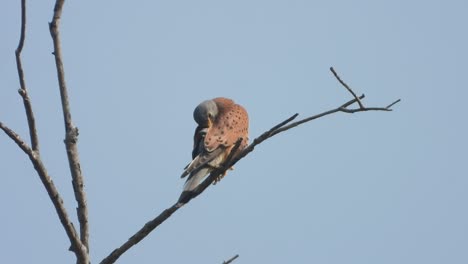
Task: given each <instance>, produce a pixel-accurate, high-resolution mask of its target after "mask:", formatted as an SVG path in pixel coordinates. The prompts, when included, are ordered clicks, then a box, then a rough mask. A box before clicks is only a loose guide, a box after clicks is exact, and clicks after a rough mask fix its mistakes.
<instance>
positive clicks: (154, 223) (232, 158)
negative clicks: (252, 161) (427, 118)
mask: <svg viewBox="0 0 468 264" xmlns="http://www.w3.org/2000/svg"><path fill="white" fill-rule="evenodd" d="M334 75H335V77H337V76H338V75H337V74H336V72H335V73H334ZM339 80H340V79H339ZM340 83H342V84H344V82H342V81H340ZM345 88H346V89H347V90H348V91H350V93H351V94H352V95H353V97H354V98H353V99H352V100H350V101H348V102H346V103H344V104H342V105H341V106H339V107H337V108H335V109H332V110H329V111H325V112H323V113H320V114H317V115H314V116H310V117H307V118H304V119H302V120H299V121H297V122H294V123H291V124H289V123H290V122H291V121H293V120H294V119H295V118H296V117H297V116H298V114H294V115H293V116H291V117H289V118H288V119H286V120H284V121H282V122H280V123H279V124H278V125H276V126H274V127H272V128H271V129H269V130H268V131H266V132H264V133H263V134H261V135H260V136H259V137H257V138H255V139H254V140H253V142H252V143H251V144H250V145H249V146H247V147H246V148H245V149H243V150H242V151H241V152H240V153H238V154H237V155H234V154H233V153H236V152H237V149H238V148H239V146H240V143H241V139H239V140H238V141H237V142H236V145H235V146H234V148H233V149H232V151H231V153H230V154H229V156H228V157H227V158H226V161H225V162H224V164H223V165H222V166H220V167H219V168H218V169H215V170H213V171H212V172H211V173H210V175H209V176H208V177H206V179H205V180H204V181H203V182H202V183H200V185H199V186H197V188H195V190H194V191H193V194H192V195H191V196H188V197H187V198H186V199H184V201H183V202H180V201H179V202H177V203H175V204H174V205H172V206H171V207H169V208H168V209H166V210H164V211H163V212H162V213H161V214H160V215H158V216H157V217H156V218H154V219H153V220H151V221H149V222H147V223H146V224H145V225H144V226H143V227H142V228H141V229H140V230H138V231H137V232H136V233H135V234H134V235H133V236H131V237H130V238H129V239H128V240H127V241H126V242H125V243H124V244H123V245H122V246H120V247H118V248H116V249H115V250H114V251H112V252H111V253H110V254H109V255H108V256H107V257H106V258H104V259H103V260H102V261H101V262H100V263H101V264H110V263H114V262H115V261H116V260H117V259H118V258H119V257H120V256H121V255H122V254H123V253H125V252H126V251H127V250H128V249H130V248H131V247H133V246H134V245H136V244H137V243H138V242H140V241H141V240H142V239H143V238H145V237H146V236H147V235H149V234H150V233H151V232H152V231H153V230H154V229H155V228H156V227H158V226H159V225H160V224H162V223H163V222H164V221H166V220H167V219H168V218H169V217H170V216H171V215H172V214H173V213H174V212H175V211H177V210H178V209H179V208H182V206H183V205H185V204H187V203H189V202H190V201H191V199H193V198H195V197H196V196H198V195H199V194H201V193H202V192H203V191H204V190H205V189H206V188H207V187H208V186H209V185H211V184H212V183H213V182H214V181H215V180H216V179H217V178H218V177H219V176H220V175H222V174H224V173H225V172H226V170H228V169H229V168H230V167H232V166H233V165H234V164H236V163H237V162H238V161H239V160H241V159H243V158H244V157H245V156H247V155H248V154H249V153H250V152H252V151H253V150H254V149H255V147H256V146H257V145H259V144H260V143H262V142H263V141H265V140H267V139H269V138H271V137H273V136H275V135H277V134H279V133H282V132H284V131H286V130H289V129H291V128H294V127H296V126H299V125H301V124H304V123H306V122H310V121H312V120H314V119H317V118H320V117H324V116H326V115H330V114H333V113H336V112H345V113H355V112H364V111H391V109H390V107H391V106H393V105H394V104H396V103H398V102H399V101H400V100H397V101H395V102H394V103H392V104H390V105H389V106H387V107H371V108H366V107H364V105H363V104H362V103H361V104H360V107H359V108H357V109H349V108H348V107H349V106H351V105H352V104H354V103H356V102H360V100H361V99H364V95H361V96H360V97H357V96H356V95H355V93H354V92H353V91H352V90H351V88H349V86H347V85H346V86H345ZM361 106H362V107H361ZM287 124H289V125H287ZM228 263H229V262H228Z"/></svg>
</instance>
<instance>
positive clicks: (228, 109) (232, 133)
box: [179, 97, 249, 203]
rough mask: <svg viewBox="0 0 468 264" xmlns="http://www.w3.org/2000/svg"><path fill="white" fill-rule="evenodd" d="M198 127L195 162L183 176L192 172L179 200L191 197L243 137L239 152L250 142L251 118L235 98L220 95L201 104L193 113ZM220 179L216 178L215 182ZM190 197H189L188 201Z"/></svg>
mask: <svg viewBox="0 0 468 264" xmlns="http://www.w3.org/2000/svg"><path fill="white" fill-rule="evenodd" d="M193 118H194V119H195V122H197V124H198V126H197V128H196V129H195V134H194V136H193V151H192V162H190V163H189V164H188V165H187V166H186V167H185V170H184V172H183V173H182V175H181V178H184V177H186V176H187V175H188V178H187V181H186V182H185V185H184V191H183V192H182V195H181V196H180V198H179V202H181V203H185V202H187V201H188V200H190V199H191V195H190V194H191V192H192V191H193V190H194V189H195V188H196V187H197V186H198V185H199V184H200V183H201V181H202V180H203V179H204V178H205V177H206V176H208V175H209V174H210V172H211V171H213V170H214V169H216V168H218V167H219V166H220V165H222V164H223V162H224V161H225V160H226V158H227V157H228V156H229V154H230V152H231V150H232V148H233V147H234V146H235V144H236V142H237V141H238V140H239V138H242V141H241V143H240V146H239V148H238V150H237V152H240V151H241V150H243V149H244V148H245V147H246V146H247V145H248V134H249V117H248V114H247V111H246V110H245V109H244V108H243V107H242V106H240V105H238V104H236V103H234V101H233V100H231V99H228V98H224V97H218V98H214V99H211V100H207V101H203V102H202V103H200V104H199V105H198V106H197V107H196V108H195V110H194V112H193ZM223 176H224V175H222V176H221V177H220V178H218V179H216V180H215V183H216V182H217V181H219V180H221V178H222V177H223ZM187 199H188V200H187Z"/></svg>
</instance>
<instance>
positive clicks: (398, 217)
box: [0, 0, 468, 264]
mask: <svg viewBox="0 0 468 264" xmlns="http://www.w3.org/2000/svg"><path fill="white" fill-rule="evenodd" d="M52 9H53V1H50V0H48V1H28V28H27V38H26V43H25V48H24V51H23V64H24V70H25V74H26V82H27V86H28V89H29V91H30V94H31V97H32V100H33V107H34V110H35V113H36V118H37V125H38V131H39V136H40V140H41V141H40V143H41V150H42V158H43V161H44V163H45V165H46V166H47V168H48V170H49V173H50V174H51V176H52V177H53V179H54V182H55V184H56V185H57V187H58V188H59V190H60V192H61V193H62V195H63V198H64V200H65V204H66V207H67V209H68V210H69V213H70V214H71V215H72V217H73V220H74V221H75V226H77V222H76V214H75V207H76V205H75V202H74V197H73V192H72V188H71V178H70V176H69V171H68V166H67V160H66V154H65V149H64V144H63V138H64V128H63V119H62V116H61V108H60V100H59V93H58V88H57V80H56V72H55V65H54V60H53V56H52V55H51V52H52V41H51V38H50V34H49V31H48V24H47V23H48V22H49V21H50V20H51V18H52ZM467 11H468V4H467V2H466V1H461V0H460V1H456V0H449V1H435V0H429V1H416V0H415V1H403V0H396V1H370V0H369V1H364V0H361V1H299V0H297V1H295V0H291V1H273V0H270V1H260V0H258V1H243V0H239V1H149V0H146V1H133V2H132V1H90V0H87V1H68V2H67V3H66V4H65V8H64V13H63V19H62V25H61V31H62V48H63V53H64V64H65V71H66V80H67V84H68V87H69V93H70V99H71V107H72V115H73V118H74V122H75V123H76V125H77V126H78V127H79V129H80V138H79V149H80V154H81V161H82V165H81V166H82V169H83V173H84V176H85V183H86V191H87V194H88V205H89V220H90V225H91V227H90V228H91V237H90V239H91V259H92V262H93V263H98V262H99V261H100V260H101V259H102V258H103V257H105V256H107V254H109V253H110V252H111V251H112V250H113V249H114V248H115V247H117V246H119V245H121V244H122V243H123V242H124V241H126V240H127V239H128V238H129V237H130V236H131V235H132V234H133V233H134V232H135V231H137V230H138V229H139V228H140V227H142V226H143V224H144V223H146V222H147V221H149V220H150V219H152V218H153V217H155V216H156V215H157V214H159V212H161V211H162V210H163V209H165V208H167V207H169V206H170V205H172V204H173V202H175V200H176V199H177V197H178V195H179V193H180V191H181V188H182V186H183V182H184V181H183V180H181V179H179V175H180V173H181V172H182V169H183V167H184V166H185V165H186V164H187V163H188V162H189V161H190V158H191V156H190V155H191V147H192V135H193V130H194V128H195V123H194V121H193V120H192V111H193V109H194V107H195V106H196V105H197V104H198V103H199V102H201V101H202V100H205V99H209V98H213V97H217V96H226V97H230V98H233V99H234V100H235V101H236V102H238V103H240V104H242V105H243V106H245V108H246V109H247V110H248V111H249V114H250V126H251V129H250V131H251V138H254V137H256V136H258V135H259V134H260V133H262V132H263V131H265V130H266V129H269V128H270V127H272V126H273V125H275V124H276V123H278V122H279V121H281V120H283V119H285V118H287V117H288V116H290V115H292V114H294V113H296V112H298V113H300V114H301V116H302V117H305V116H308V115H312V114H316V113H319V112H322V111H325V110H329V109H331V108H334V107H336V106H338V105H340V104H342V103H344V102H346V101H347V100H349V99H351V98H350V95H349V94H348V93H347V92H346V90H345V89H344V88H343V87H341V86H340V85H339V84H338V82H337V81H336V80H335V79H334V78H333V76H332V74H331V73H330V71H329V69H328V68H329V67H330V66H334V67H335V69H336V70H337V71H338V73H339V74H340V75H341V77H342V78H343V79H344V80H345V81H346V82H348V84H349V85H350V86H351V87H353V88H354V90H355V91H356V93H359V94H360V93H365V94H366V99H365V100H364V103H365V104H366V105H368V106H385V105H387V104H389V103H391V102H393V101H394V100H396V99H398V98H402V102H401V103H399V104H397V105H396V106H395V107H394V108H395V111H394V112H389V113H384V112H367V113H359V114H353V115H349V114H343V113H339V114H336V115H333V116H328V117H325V118H322V119H319V120H317V121H314V122H312V123H308V124H306V125H303V126H301V127H299V128H296V129H294V130H291V131H288V132H286V133H284V134H281V135H278V136H276V137H274V138H272V139H271V140H268V141H267V142H265V143H264V144H262V145H260V146H259V147H258V148H257V149H256V150H255V152H254V153H252V154H251V155H249V156H248V157H247V158H246V159H244V160H242V161H241V162H240V163H238V164H237V165H236V169H235V170H234V171H231V172H229V174H228V176H227V177H226V178H225V179H223V181H222V182H221V183H220V184H218V185H216V186H214V187H210V188H209V189H208V190H207V191H206V192H205V193H203V195H202V196H201V197H199V198H197V199H195V200H194V201H193V202H191V203H190V204H189V205H188V206H186V207H184V208H182V209H181V210H179V211H178V212H177V213H176V214H174V215H173V216H172V217H171V218H170V219H169V220H168V221H167V222H165V223H164V224H163V225H161V226H160V227H159V228H158V229H157V230H155V231H154V232H153V233H151V234H150V235H149V236H148V237H147V238H146V239H145V240H143V241H142V242H141V243H140V244H138V245H137V246H135V247H134V248H132V249H131V250H129V251H128V252H127V253H126V254H125V255H123V257H122V258H121V259H120V260H119V263H222V261H223V260H226V259H229V258H230V257H232V256H234V255H235V254H239V255H240V258H239V259H237V260H236V261H235V263H270V264H273V263H349V264H351V263H359V264H363V263H369V264H370V263H380V264H385V263H392V264H393V263H408V264H409V263H426V264H430V263H468V250H467V248H468V227H467V223H468V213H467V210H466V205H467V200H468V193H467V187H468V179H467V176H468V173H467V171H468V170H467V165H466V164H467V156H466V149H467V147H468V141H467V139H466V135H467V134H468V126H467V118H466V114H467V107H466V102H467V97H468V92H467V91H468V89H467V85H466V80H465V78H466V74H467V70H468V68H467V61H468V52H467V49H466V47H467V46H468V38H467V34H466V26H467V25H468V17H467V16H466V14H467ZM0 24H1V25H3V26H1V27H0V36H1V39H2V41H0V87H1V90H0V120H1V121H3V122H5V123H6V124H7V125H9V126H10V127H11V128H13V129H14V130H15V131H17V132H18V133H19V134H20V135H21V136H22V137H23V138H25V139H28V131H27V122H26V118H25V115H24V109H23V105H22V102H21V98H20V96H18V94H17V92H16V91H17V89H18V88H19V83H18V78H17V73H16V66H15V59H14V50H15V48H16V46H17V44H18V39H19V32H20V30H19V29H20V4H19V1H11V0H10V1H2V3H1V4H0ZM0 172H1V184H0V208H2V216H1V217H0V232H1V234H2V236H1V238H0V254H1V256H2V261H3V262H5V263H73V262H74V256H73V254H72V253H70V252H68V251H67V249H68V247H69V242H68V239H67V237H66V235H65V232H64V230H63V228H62V226H61V224H60V223H59V221H58V218H57V216H56V214H55V210H54V208H53V206H52V204H51V202H50V200H49V198H48V196H47V195H46V192H45V190H44V188H43V187H42V184H41V182H40V180H39V178H38V176H37V175H36V173H35V171H34V169H33V167H32V165H31V164H30V161H29V159H28V158H27V157H26V156H25V155H24V153H23V152H22V151H20V150H19V148H18V147H17V146H16V145H15V144H14V143H13V142H12V141H11V140H10V139H9V138H8V137H7V136H5V135H4V134H2V135H0Z"/></svg>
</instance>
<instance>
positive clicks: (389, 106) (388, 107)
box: [385, 99, 401, 109]
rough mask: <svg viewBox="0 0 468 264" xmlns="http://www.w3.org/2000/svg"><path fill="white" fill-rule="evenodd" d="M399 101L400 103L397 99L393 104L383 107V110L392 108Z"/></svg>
mask: <svg viewBox="0 0 468 264" xmlns="http://www.w3.org/2000/svg"><path fill="white" fill-rule="evenodd" d="M400 101H401V99H398V100H396V101H395V102H393V103H391V104H389V105H387V107H385V108H387V109H390V108H392V106H394V105H395V104H397V103H399V102H400Z"/></svg>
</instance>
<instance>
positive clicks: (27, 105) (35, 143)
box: [15, 0, 39, 151]
mask: <svg viewBox="0 0 468 264" xmlns="http://www.w3.org/2000/svg"><path fill="white" fill-rule="evenodd" d="M25 38H26V0H21V34H20V39H19V42H18V47H17V48H16V50H15V57H16V69H17V71H18V79H19V82H20V87H21V88H20V89H19V90H18V93H19V94H20V95H21V98H23V104H24V110H25V111H26V118H27V119H28V127H29V136H30V138H31V146H32V149H33V150H34V151H39V139H38V136H37V129H36V120H35V118H34V112H33V110H32V105H31V100H30V98H29V94H28V90H27V88H26V81H25V79H24V71H23V64H22V63H21V52H22V51H23V46H24V40H25Z"/></svg>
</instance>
